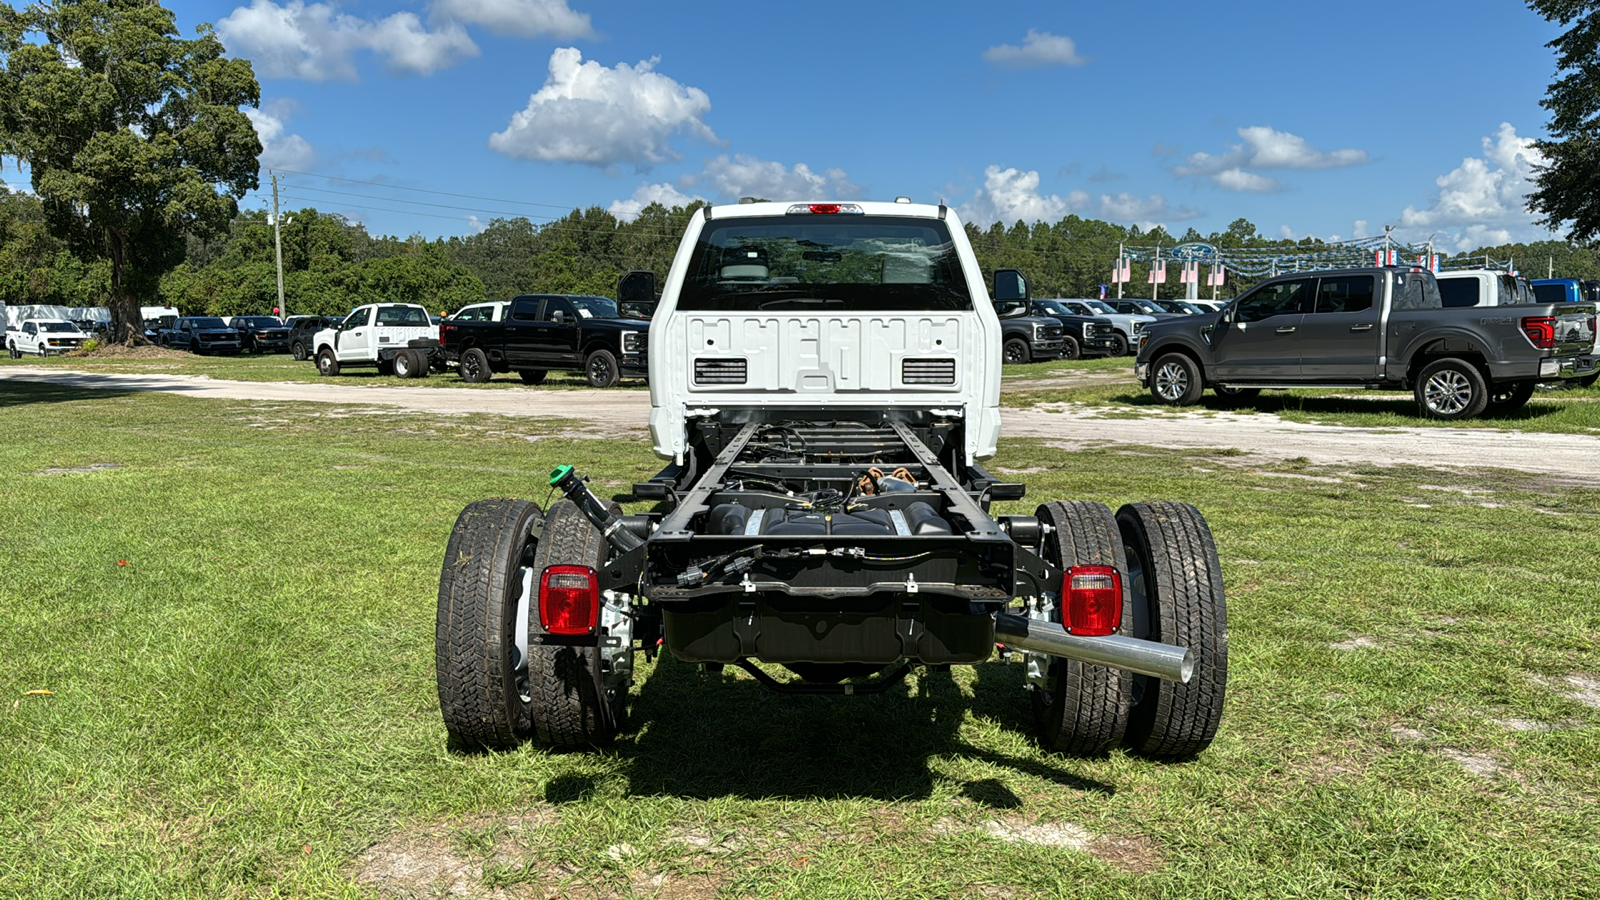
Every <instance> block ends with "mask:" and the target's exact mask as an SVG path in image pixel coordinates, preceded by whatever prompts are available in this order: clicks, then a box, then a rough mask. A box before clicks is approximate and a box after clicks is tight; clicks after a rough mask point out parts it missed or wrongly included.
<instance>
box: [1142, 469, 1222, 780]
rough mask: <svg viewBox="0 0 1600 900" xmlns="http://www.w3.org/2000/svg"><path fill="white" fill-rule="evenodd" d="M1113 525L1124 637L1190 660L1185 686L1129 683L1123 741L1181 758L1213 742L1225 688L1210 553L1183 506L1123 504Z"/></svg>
mask: <svg viewBox="0 0 1600 900" xmlns="http://www.w3.org/2000/svg"><path fill="white" fill-rule="evenodd" d="M1117 525H1118V526H1119V527H1120V528H1121V530H1122V541H1123V546H1124V547H1125V549H1126V550H1127V554H1128V570H1127V571H1128V576H1129V577H1128V582H1129V585H1130V588H1131V594H1132V598H1131V599H1132V606H1133V615H1132V621H1133V628H1132V632H1131V633H1132V636H1133V637H1136V638H1143V639H1145V640H1151V641H1157V642H1159V643H1163V644H1172V645H1174V646H1179V647H1188V648H1189V650H1190V651H1192V652H1193V653H1194V675H1193V677H1192V678H1191V679H1190V680H1189V683H1188V684H1178V683H1177V682H1172V681H1162V680H1161V679H1159V678H1150V677H1147V676H1143V675H1136V676H1133V683H1134V691H1133V709H1132V711H1131V713H1130V714H1129V717H1128V731H1127V735H1126V736H1125V738H1124V741H1123V742H1124V744H1125V745H1126V746H1127V747H1128V749H1129V750H1131V751H1132V752H1134V753H1137V754H1139V755H1141V756H1146V757H1150V758H1152V759H1170V760H1179V759H1188V758H1189V757H1192V756H1194V755H1196V754H1198V753H1199V752H1200V751H1202V750H1204V749H1206V747H1208V746H1210V745H1211V741H1212V739H1213V738H1215V737H1216V735H1217V727H1218V725H1219V724H1220V723H1221V721H1222V702H1223V697H1224V694H1225V693H1226V691H1227V685H1228V608H1227V599H1226V597H1225V595H1224V593H1223V588H1222V565H1221V563H1220V562H1219V561H1218V560H1217V546H1216V543H1215V542H1214V541H1213V540H1212V538H1211V529H1210V528H1208V527H1207V526H1206V520H1205V517H1204V516H1201V515H1200V511H1199V510H1197V509H1195V508H1194V507H1193V506H1190V505H1189V504H1187V503H1175V502H1171V501H1153V502H1150V503H1130V504H1128V505H1127V506H1124V507H1122V509H1120V510H1118V511H1117ZM1125 621H1126V620H1125Z"/></svg>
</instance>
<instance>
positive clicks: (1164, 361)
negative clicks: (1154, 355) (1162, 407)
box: [1150, 353, 1205, 406]
mask: <svg viewBox="0 0 1600 900" xmlns="http://www.w3.org/2000/svg"><path fill="white" fill-rule="evenodd" d="M1203 390H1205V383H1204V382H1202V381H1201V380H1200V367H1199V366H1197V365H1195V362H1194V360H1192V359H1190V358H1189V357H1187V356H1184V355H1183V354H1182V353H1168V354H1167V355H1166V356H1163V357H1161V358H1160V359H1158V360H1156V362H1155V365H1154V366H1152V367H1151V369H1150V396H1152V397H1154V398H1155V399H1156V402H1157V403H1165V404H1167V405H1169V406H1192V405H1193V404H1194V403H1195V401H1197V400H1199V399H1200V393H1201V391H1203Z"/></svg>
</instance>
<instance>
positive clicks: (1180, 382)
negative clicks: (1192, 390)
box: [1156, 363, 1189, 400]
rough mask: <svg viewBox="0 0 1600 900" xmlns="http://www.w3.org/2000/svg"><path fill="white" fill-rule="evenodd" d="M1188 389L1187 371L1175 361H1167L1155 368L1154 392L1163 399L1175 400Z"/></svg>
mask: <svg viewBox="0 0 1600 900" xmlns="http://www.w3.org/2000/svg"><path fill="white" fill-rule="evenodd" d="M1188 389H1189V373H1187V372H1185V371H1183V367H1182V366H1180V365H1178V364H1177V363H1167V364H1166V365H1164V366H1162V367H1161V368H1159V369H1157V370H1156V392H1157V393H1159V394H1160V395H1161V398H1162V399H1163V400H1176V399H1178V398H1179V397H1182V396H1183V392H1184V391H1186V390H1188Z"/></svg>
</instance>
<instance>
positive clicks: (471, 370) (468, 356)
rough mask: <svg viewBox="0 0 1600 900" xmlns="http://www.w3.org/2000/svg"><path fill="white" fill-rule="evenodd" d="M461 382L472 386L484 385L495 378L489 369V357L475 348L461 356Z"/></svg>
mask: <svg viewBox="0 0 1600 900" xmlns="http://www.w3.org/2000/svg"><path fill="white" fill-rule="evenodd" d="M459 369H460V372H461V380H462V381H467V382H471V383H472V384H482V383H484V382H485V381H488V380H489V379H490V378H492V377H494V373H493V372H492V371H490V369H489V355H488V354H487V353H484V352H483V351H482V350H480V349H478V348H477V347H473V348H472V349H470V350H468V351H467V352H465V353H463V354H461V365H460V367H459Z"/></svg>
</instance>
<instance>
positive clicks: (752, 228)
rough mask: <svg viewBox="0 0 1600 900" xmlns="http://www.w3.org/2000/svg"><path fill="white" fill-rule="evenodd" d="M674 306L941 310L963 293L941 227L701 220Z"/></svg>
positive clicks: (963, 305) (911, 221) (965, 302)
mask: <svg viewBox="0 0 1600 900" xmlns="http://www.w3.org/2000/svg"><path fill="white" fill-rule="evenodd" d="M678 308H679V309H682V310H696V311H707V310H716V311H728V312H756V311H777V310H789V311H796V310H804V311H808V312H820V311H827V312H854V311H858V310H872V311H903V312H945V311H955V310H970V309H972V297H971V296H970V295H969V294H968V292H967V280H966V275H965V273H964V272H963V271H962V269H961V261H960V259H959V258H958V257H957V256H956V249H955V244H954V243H952V242H951V239H950V232H949V230H948V229H946V228H945V224H944V223H943V222H938V221H934V220H929V219H916V218H910V217H898V216H859V215H827V214H813V215H792V216H763V217H760V218H735V219H723V220H721V221H716V220H713V221H711V222H709V223H707V225H706V227H705V230H703V231H702V232H701V233H700V239H699V241H698V242H697V243H696V244H695V248H694V253H693V255H692V256H691V257H690V259H689V272H688V275H687V276H686V277H685V278H684V281H683V288H682V290H681V292H680V293H679V295H678Z"/></svg>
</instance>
